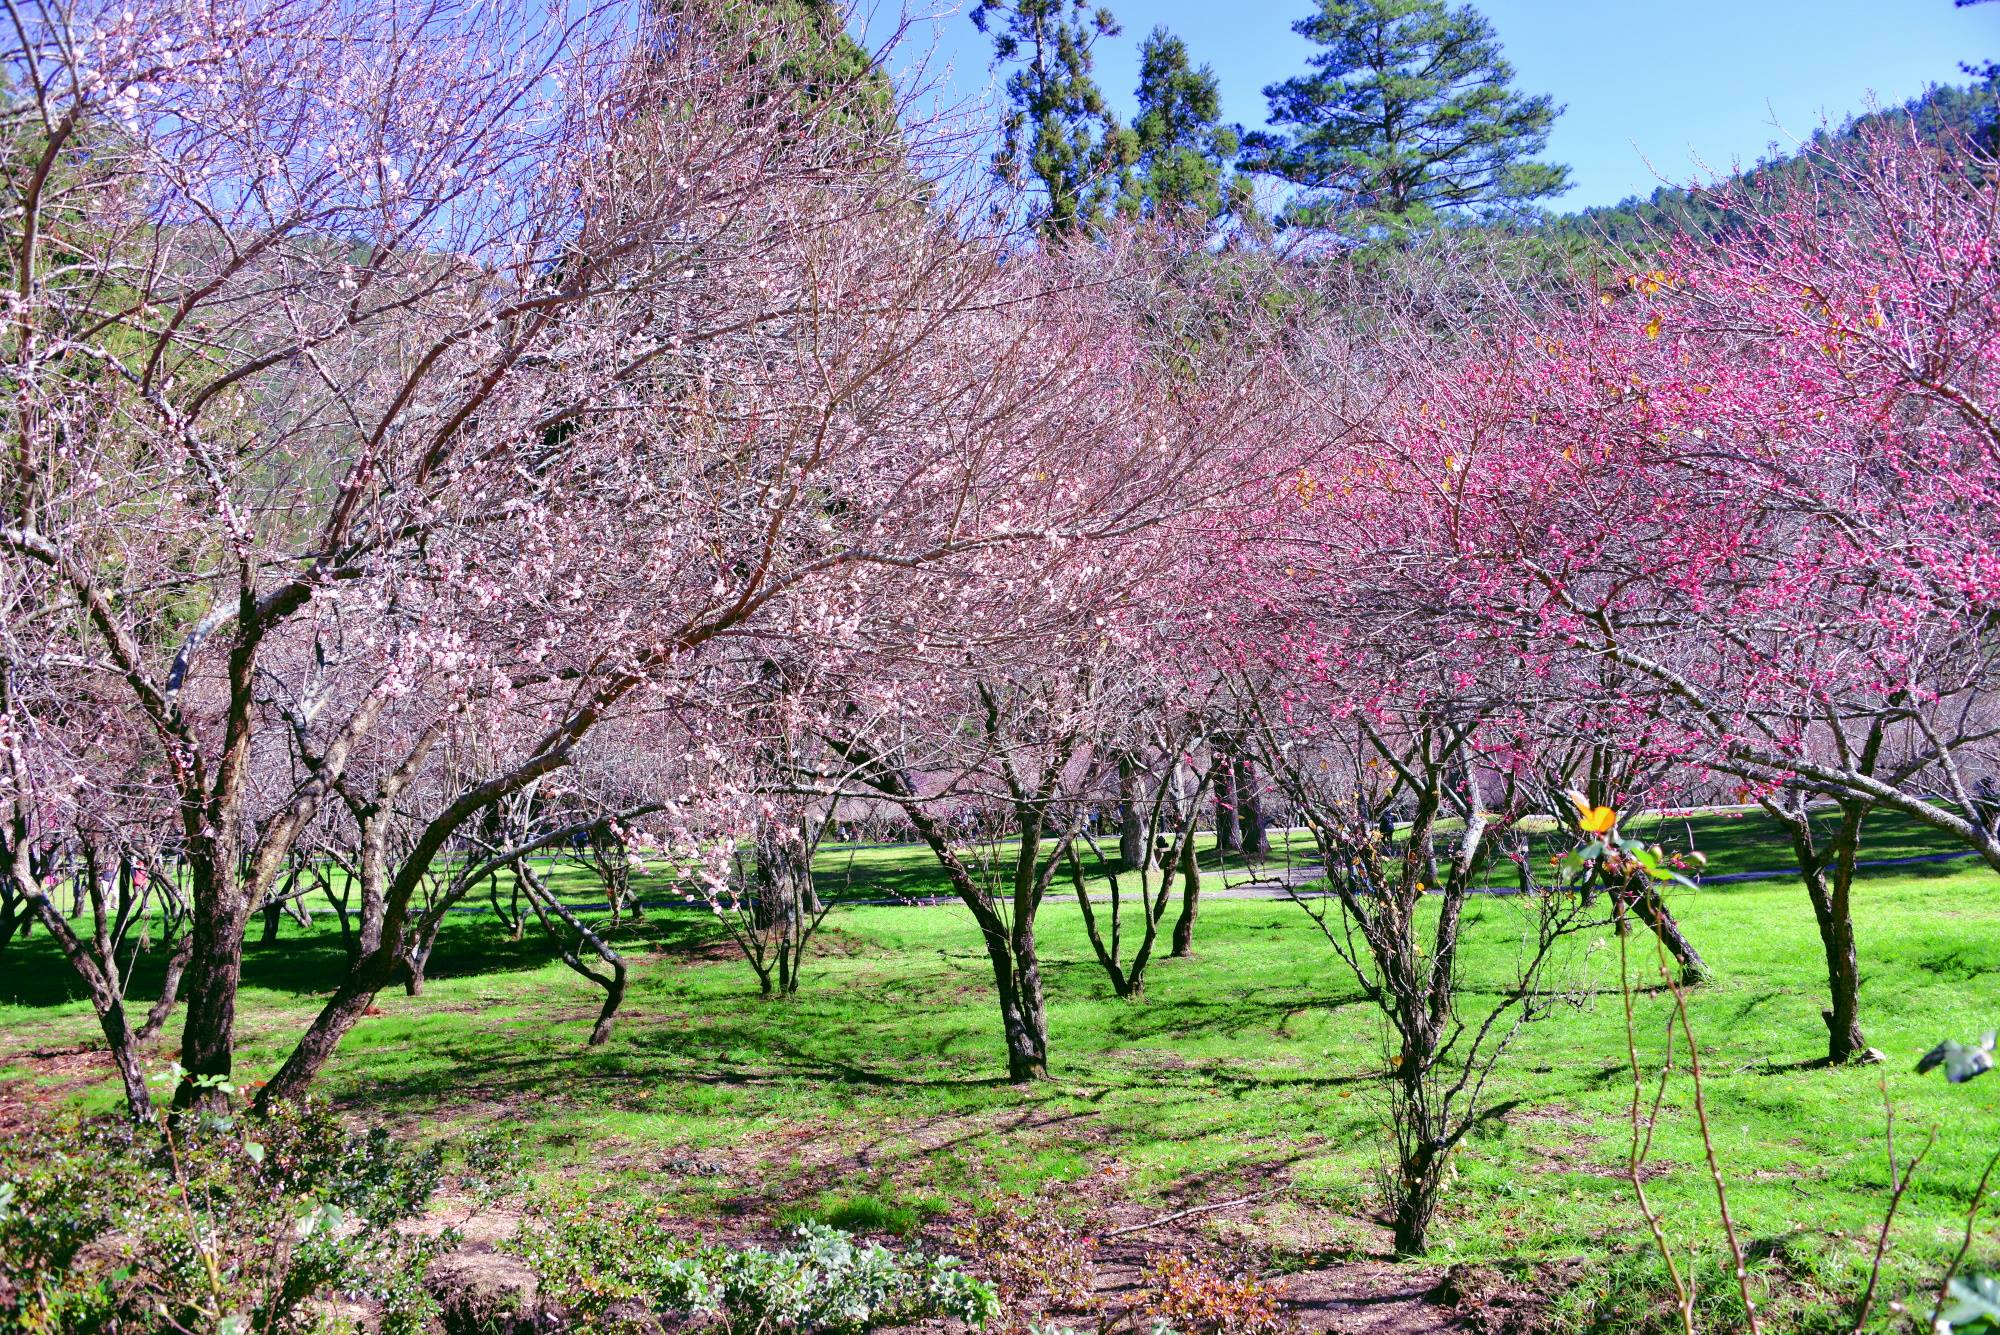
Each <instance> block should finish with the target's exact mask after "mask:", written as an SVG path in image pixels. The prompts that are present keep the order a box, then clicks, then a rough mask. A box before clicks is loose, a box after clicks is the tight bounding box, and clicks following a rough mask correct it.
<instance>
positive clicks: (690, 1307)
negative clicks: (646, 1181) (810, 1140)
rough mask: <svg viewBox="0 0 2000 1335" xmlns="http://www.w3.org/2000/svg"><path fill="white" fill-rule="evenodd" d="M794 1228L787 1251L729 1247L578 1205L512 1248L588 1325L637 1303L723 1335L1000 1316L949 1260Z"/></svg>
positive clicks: (818, 1228)
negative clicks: (705, 1323)
mask: <svg viewBox="0 0 2000 1335" xmlns="http://www.w3.org/2000/svg"><path fill="white" fill-rule="evenodd" d="M796 1234H797V1238H798V1242H797V1245H795V1246H793V1247H789V1248H787V1249H785V1250H783V1251H775V1252H774V1251H770V1250H767V1249H765V1248H762V1247H748V1248H743V1249H741V1250H732V1249H730V1248H726V1247H717V1246H701V1245H696V1244H691V1243H689V1242H688V1241H686V1240H684V1239H681V1238H677V1237H675V1236H673V1235H672V1234H671V1233H669V1232H667V1231H666V1230H665V1228H663V1227H662V1225H661V1223H660V1220H659V1217H658V1215H657V1214H656V1213H654V1212H652V1211H649V1210H648V1209H646V1208H645V1207H642V1206H626V1207H624V1208H622V1209H609V1210H607V1209H603V1208H597V1209H587V1208H584V1207H575V1208H568V1209H562V1210H556V1211H550V1212H547V1213H545V1214H544V1215H543V1216H542V1217H541V1218H540V1219H539V1220H538V1221H536V1223H535V1224H534V1225H533V1226H531V1227H530V1228H529V1229H527V1230H524V1232H523V1235H522V1237H521V1238H520V1239H519V1240H518V1241H517V1243H516V1247H517V1249H518V1250H519V1252H520V1254H521V1256H522V1258H523V1259H524V1260H526V1261H527V1263H528V1265H529V1266H530V1268H532V1269H533V1270H534V1272H535V1274H536V1277H537V1278H538V1279H539V1280H540V1282H541V1288H542V1292H543V1293H544V1295H546V1296H547V1297H548V1298H549V1299H550V1300H551V1301H553V1302H556V1303H559V1304H561V1305H562V1306H564V1307H566V1308H568V1309H569V1310H570V1312H571V1314H572V1316H573V1317H574V1318H575V1319H576V1320H578V1321H579V1322H580V1323H581V1324H582V1325H583V1326H584V1327H586V1328H590V1329H603V1328H605V1326H607V1325H609V1324H615V1322H614V1321H613V1312H614V1309H619V1310H623V1309H625V1308H626V1306H627V1305H628V1304H630V1303H633V1302H637V1303H640V1304H643V1305H644V1306H645V1307H646V1308H648V1309H649V1310H651V1311H653V1312H655V1313H658V1314H660V1315H668V1314H675V1315H681V1316H689V1317H698V1318H705V1319H707V1320H709V1321H712V1322H714V1323H715V1324H716V1326H717V1327H718V1328H719V1329H721V1330H724V1331H727V1332H729V1335H771V1333H774V1332H779V1331H817V1332H825V1333H826V1335H859V1332H863V1331H869V1330H874V1329H877V1328H878V1327H882V1326H892V1325H902V1324H905V1323H907V1322H911V1321H918V1320H924V1319H928V1318H934V1317H949V1318H952V1319H954V1320H958V1321H963V1322H965V1323H966V1324H967V1325H971V1326H984V1325H985V1324H986V1323H987V1322H988V1321H989V1320H991V1319H992V1318H993V1316H994V1314H995V1313H996V1312H997V1311H998V1307H999V1303H998V1300H997V1298H996V1297H995V1296H994V1293H993V1290H992V1289H991V1288H989V1287H988V1286H987V1285H985V1284H983V1283H981V1282H980V1281H979V1280H977V1279H975V1278H973V1277H972V1276H971V1275H969V1274H967V1273H966V1272H965V1271H964V1270H962V1269H960V1268H959V1264H958V1262H957V1260H955V1259H954V1258H952V1257H948V1256H945V1257H925V1256H914V1255H910V1254H898V1253H895V1252H891V1251H890V1250H888V1249H887V1248H885V1247H882V1246H880V1245H878V1244H876V1243H862V1242H857V1241H856V1240H855V1239H854V1238H853V1237H852V1236H850V1235H849V1234H847V1233H844V1232H842V1231H840V1230H839V1229H835V1228H828V1227H827V1226H825V1225H823V1224H812V1223H808V1224H801V1225H799V1226H798V1228H797V1229H796Z"/></svg>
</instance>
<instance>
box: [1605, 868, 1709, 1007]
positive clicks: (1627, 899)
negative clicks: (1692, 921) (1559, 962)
mask: <svg viewBox="0 0 2000 1335" xmlns="http://www.w3.org/2000/svg"><path fill="white" fill-rule="evenodd" d="M1614 893H1615V894H1616V895H1617V897H1618V903H1619V905H1620V907H1622V908H1627V909H1630V910H1631V911H1632V912H1633V914H1634V915H1635V916H1637V918H1638V919H1639V921H1640V922H1643V923H1645V924H1646V926H1647V927H1649V928H1651V929H1652V932H1653V935H1655V936H1657V937H1659V938H1660V944H1661V945H1663V946H1665V947H1666V948H1667V954H1669V955H1671V956H1672V957H1673V960H1674V963H1676V964H1678V965H1679V966H1680V970H1681V984H1682V985H1683V986H1685V987H1693V986H1695V985H1697V984H1700V983H1705V982H1707V981H1708V980H1709V978H1710V977H1712V976H1713V975H1711V974H1710V972H1709V968H1708V964H1707V962H1706V961H1705V960H1703V959H1702V957H1701V952H1700V951H1698V950H1696V949H1695V948H1694V942H1692V941H1690V940H1688V939H1687V934H1686V933H1685V932H1683V931H1681V925H1680V923H1679V921H1678V920H1676V919H1675V917H1674V913H1673V910H1672V909H1670V908H1668V907H1667V902H1666V901H1665V900H1664V899H1661V898H1660V896H1659V892H1658V891H1657V890H1655V889H1654V888H1653V887H1652V886H1651V885H1645V886H1633V885H1623V886H1620V887H1618V888H1617V889H1616V890H1615V891H1614Z"/></svg>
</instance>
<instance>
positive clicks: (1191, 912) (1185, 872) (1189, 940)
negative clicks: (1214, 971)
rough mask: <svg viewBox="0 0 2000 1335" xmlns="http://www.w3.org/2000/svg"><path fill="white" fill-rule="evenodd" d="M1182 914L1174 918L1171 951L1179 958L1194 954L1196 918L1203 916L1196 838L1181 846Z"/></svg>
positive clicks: (1187, 840) (1186, 841) (1182, 958)
mask: <svg viewBox="0 0 2000 1335" xmlns="http://www.w3.org/2000/svg"><path fill="white" fill-rule="evenodd" d="M1180 874H1181V916H1180V917H1178V918H1176V919H1174V943H1173V949H1172V951H1171V952H1169V953H1170V955H1171V957H1172V958H1174V959H1177V960H1184V959H1186V958H1188V957H1189V956H1190V955H1192V954H1194V920H1195V919H1196V918H1197V917H1199V916H1201V863H1200V862H1198V861H1196V859H1195V855H1194V839H1193V838H1192V837H1190V838H1187V839H1183V840H1182V841H1181V847H1180Z"/></svg>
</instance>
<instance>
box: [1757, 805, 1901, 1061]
mask: <svg viewBox="0 0 2000 1335" xmlns="http://www.w3.org/2000/svg"><path fill="white" fill-rule="evenodd" d="M1762 805H1763V807H1764V809H1765V810H1766V811H1768V812H1770V813H1771V814H1772V815H1773V816H1775V817H1777V819H1778V820H1779V821H1781V822H1782V823H1783V824H1784V826H1785V831H1786V833H1787V834H1788V835H1790V837H1791V841H1792V851H1793V853H1794V854H1795V855H1796V856H1797V857H1798V862H1799V878H1800V879H1801V880H1802V881H1804V882H1805V887H1806V897H1807V898H1808V899H1809V900H1811V901H1812V909H1813V921H1814V922H1815V923H1816V924H1817V925H1818V927H1819V940H1820V949H1821V952H1822V954H1823V955H1824V957H1825V960H1826V987H1827V998H1828V1003H1829V1004H1828V1005H1827V1007H1826V1009H1824V1010H1822V1011H1821V1012H1820V1018H1821V1019H1823V1020H1825V1021H1826V1029H1827V1047H1826V1060H1827V1063H1828V1064H1829V1065H1832V1066H1840V1065H1844V1064H1845V1063H1847V1062H1850V1061H1853V1060H1854V1059H1855V1058H1857V1057H1860V1056H1862V1055H1863V1054H1865V1053H1866V1052H1867V1051H1868V1040H1867V1038H1866V1037H1865V1036H1864V1035H1863V1034H1862V1032H1861V965H1860V959H1859V956H1858V954H1857V952H1856V949H1855V944H1854V911H1853V898H1852V891H1853V886H1854V863H1855V858H1856V856H1857V854H1858V853H1859V851H1860V847H1861V826H1862V823H1863V822H1864V821H1866V820H1867V819H1868V814H1869V812H1870V811H1871V810H1873V807H1874V804H1873V803H1870V802H1862V801H1859V800H1856V799H1853V798H1848V799H1843V800H1842V801H1841V802H1840V803H1839V811H1840V824H1839V825H1838V826H1836V827H1835V829H1834V832H1833V837H1832V840H1831V842H1828V843H1822V842H1821V841H1820V839H1819V838H1818V832H1817V831H1815V830H1814V829H1813V823H1812V816H1811V815H1810V814H1809V812H1808V810H1807V807H1806V801H1805V797H1804V795H1803V794H1801V795H1799V796H1797V797H1796V798H1795V799H1794V800H1793V801H1792V802H1789V803H1780V802H1776V801H1771V800H1766V801H1765V802H1764V803H1763V804H1762Z"/></svg>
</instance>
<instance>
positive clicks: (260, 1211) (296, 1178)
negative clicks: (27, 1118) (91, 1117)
mask: <svg viewBox="0 0 2000 1335" xmlns="http://www.w3.org/2000/svg"><path fill="white" fill-rule="evenodd" d="M436 1168H437V1163H436V1157H435V1155H434V1154H431V1153H425V1152H414V1151H409V1150H405V1149H402V1148H401V1147H399V1146H397V1145H395V1144H394V1143H393V1142H392V1141H390V1140H389V1139H388V1138H387V1137H386V1136H384V1135H380V1134H376V1133H368V1134H364V1135H353V1134H350V1133H349V1132H348V1131H346V1129H345V1128H343V1127H342V1126H341V1125H340V1123H339V1122H338V1121H337V1120H335V1119H334V1118H333V1117H332V1116H331V1115H330V1114H328V1113H327V1112H326V1111H325V1110H323V1109H320V1108H317V1107H311V1106H302V1107H296V1108H289V1109H286V1110H284V1111H283V1112H282V1113H280V1114H279V1115H277V1116H276V1117H274V1118H272V1119H269V1120H268V1121H264V1122H257V1123H249V1122H244V1121H241V1120H239V1119H235V1118H231V1117H205V1118H202V1119H199V1120H193V1121H188V1122H184V1123H183V1124H182V1125H180V1126H179V1127H178V1128H175V1129H172V1130H168V1129H164V1128H162V1129H156V1128H152V1127H134V1126H132V1125H131V1124H130V1123H127V1122H122V1121H120V1122H112V1121H84V1122H78V1123H72V1124H68V1125H64V1126H60V1127H55V1128H51V1129H49V1130H46V1131H43V1132H40V1133H38V1134H36V1135H33V1136H30V1137H27V1138H25V1139H24V1141H22V1142H20V1143H17V1144H15V1145H12V1146H9V1147H8V1148H7V1149H6V1150H5V1151H4V1152H0V1329H7V1330H19V1331H23V1332H30V1333H31V1335H95V1333H96V1332H117V1335H155V1333H156V1332H157V1333H158V1335H165V1333H166V1332H185V1331H214V1332H217V1333H218V1335H253V1333H254V1335H289V1333H290V1332H301V1331H308V1330H312V1331H319V1330H326V1329H329V1328H339V1326H340V1325H341V1324H342V1322H341V1320H340V1319H339V1317H338V1316H337V1315H336V1304H337V1303H338V1302H340V1301H342V1300H345V1301H348V1302H353V1303H358V1304H365V1306H366V1308H367V1309H368V1310H369V1311H370V1313H371V1317H372V1319H373V1323H374V1324H376V1326H377V1328H378V1329H379V1330H380V1331H381V1332H382V1335H416V1332H418V1331H420V1330H422V1329H423V1326H424V1322H425V1319H426V1318H427V1316H428V1315H429V1314H430V1312H431V1311H432V1306H433V1305H432V1303H431V1300H430V1298H429V1297H428V1295H427V1294H426V1293H425V1292H424V1289H423V1276H424V1271H425V1269H426V1267H427V1265H428V1263H429V1259H430V1256H431V1254H432V1253H433V1251H434V1250H435V1248H436V1247H437V1246H439V1245H440V1244H439V1243H436V1242H431V1243H425V1242H420V1241H416V1240H413V1239H408V1238H404V1237H402V1236H400V1235H398V1234H397V1233H396V1232H395V1231H394V1229H393V1227H392V1226H393V1225H394V1224H395V1223H396V1222H398V1221H400V1220H403V1219H407V1218H409V1217H411V1216H412V1215H414V1214H415V1213H417V1212H418V1211H419V1210H421V1209H422V1208H423V1206H424V1203H425V1201H426V1200H427V1199H428V1198H429V1196H430V1193H431V1190H432V1188H433V1187H434V1186H435V1185H436ZM349 1324H351V1323H349Z"/></svg>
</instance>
